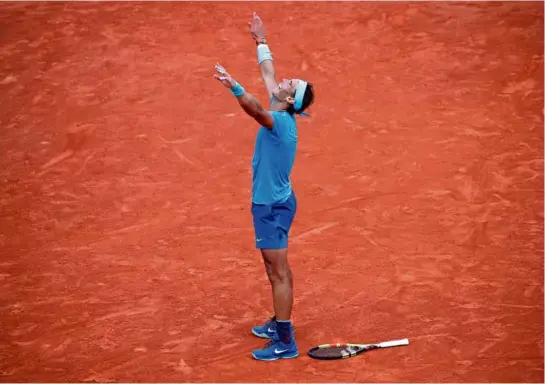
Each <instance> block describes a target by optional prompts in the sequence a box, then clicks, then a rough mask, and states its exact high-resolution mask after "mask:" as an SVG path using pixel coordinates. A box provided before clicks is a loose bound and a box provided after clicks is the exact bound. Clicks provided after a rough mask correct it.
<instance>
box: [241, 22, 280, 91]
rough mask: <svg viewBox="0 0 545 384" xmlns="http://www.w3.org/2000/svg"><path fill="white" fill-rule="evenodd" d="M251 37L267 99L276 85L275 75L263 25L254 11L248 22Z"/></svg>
mask: <svg viewBox="0 0 545 384" xmlns="http://www.w3.org/2000/svg"><path fill="white" fill-rule="evenodd" d="M248 26H249V28H250V33H251V35H252V38H253V39H254V40H255V42H256V45H257V62H258V64H259V68H260V69H261V77H262V78H263V82H264V83H265V87H266V88H267V93H268V95H269V99H270V98H271V95H272V92H273V90H274V89H275V88H276V87H277V86H278V84H277V82H276V75H275V73H274V66H273V58H272V55H271V51H270V49H269V45H268V42H267V38H266V37H265V27H264V26H263V22H262V21H261V19H260V18H259V16H258V15H257V14H256V13H255V12H254V14H253V20H252V22H250V23H248Z"/></svg>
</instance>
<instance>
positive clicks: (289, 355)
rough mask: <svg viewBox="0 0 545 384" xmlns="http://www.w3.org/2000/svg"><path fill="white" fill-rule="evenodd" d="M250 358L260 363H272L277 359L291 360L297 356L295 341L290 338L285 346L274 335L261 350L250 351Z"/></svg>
mask: <svg viewBox="0 0 545 384" xmlns="http://www.w3.org/2000/svg"><path fill="white" fill-rule="evenodd" d="M252 356H253V357H254V359H256V360H261V361H274V360H278V359H293V358H295V357H297V356H299V350H298V349H297V344H295V339H294V338H292V339H291V342H290V343H289V344H285V343H283V342H281V341H280V340H278V336H277V335H275V337H273V339H272V340H270V341H269V342H268V343H267V344H266V345H265V348H263V349H256V350H255V351H252Z"/></svg>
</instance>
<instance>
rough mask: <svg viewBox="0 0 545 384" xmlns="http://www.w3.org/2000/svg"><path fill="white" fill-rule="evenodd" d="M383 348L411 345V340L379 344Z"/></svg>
mask: <svg viewBox="0 0 545 384" xmlns="http://www.w3.org/2000/svg"><path fill="white" fill-rule="evenodd" d="M379 345H380V347H381V348H388V347H398V346H400V345H409V339H401V340H392V341H385V342H382V343H380V344H379Z"/></svg>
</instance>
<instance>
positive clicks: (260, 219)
mask: <svg viewBox="0 0 545 384" xmlns="http://www.w3.org/2000/svg"><path fill="white" fill-rule="evenodd" d="M296 211H297V199H296V198H295V194H294V193H293V192H292V194H291V195H290V197H288V199H287V200H286V201H284V202H282V203H275V204H272V205H262V204H254V203H252V216H253V218H254V230H255V247H256V248H257V249H282V248H287V247H288V235H289V232H290V228H291V223H292V222H293V218H294V217H295V212H296Z"/></svg>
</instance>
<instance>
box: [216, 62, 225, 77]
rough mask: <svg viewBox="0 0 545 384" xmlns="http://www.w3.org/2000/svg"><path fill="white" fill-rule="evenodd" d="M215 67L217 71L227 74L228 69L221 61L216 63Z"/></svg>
mask: <svg viewBox="0 0 545 384" xmlns="http://www.w3.org/2000/svg"><path fill="white" fill-rule="evenodd" d="M215 68H216V71H218V72H219V73H221V74H222V75H227V71H226V70H225V68H223V67H222V66H221V65H220V64H219V63H217V64H216V66H215Z"/></svg>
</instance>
